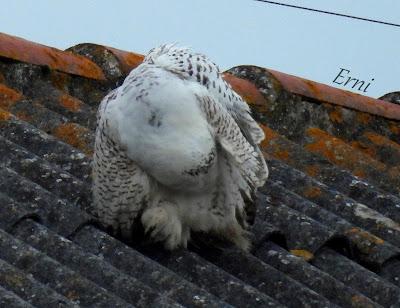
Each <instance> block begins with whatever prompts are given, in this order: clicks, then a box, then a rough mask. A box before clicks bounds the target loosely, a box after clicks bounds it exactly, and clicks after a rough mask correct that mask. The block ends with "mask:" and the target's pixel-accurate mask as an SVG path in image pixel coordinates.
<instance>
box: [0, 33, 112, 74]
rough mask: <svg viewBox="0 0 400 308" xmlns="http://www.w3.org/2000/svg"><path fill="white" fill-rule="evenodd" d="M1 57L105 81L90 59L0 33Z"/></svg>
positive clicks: (100, 71)
mask: <svg viewBox="0 0 400 308" xmlns="http://www.w3.org/2000/svg"><path fill="white" fill-rule="evenodd" d="M0 56H1V57H5V58H9V59H13V60H17V61H21V62H27V63H32V64H37V65H46V66H49V67H50V68H52V69H55V70H59V71H62V72H66V73H70V74H74V75H79V76H83V77H87V78H92V79H100V80H102V79H105V77H104V74H103V71H102V70H101V68H100V67H99V66H98V65H97V64H95V63H94V62H92V61H90V60H89V59H87V58H85V57H82V56H79V55H76V54H73V53H72V52H69V51H62V50H59V49H57V48H53V47H49V46H46V45H42V44H38V43H34V42H32V41H28V40H25V39H23V38H19V37H16V36H11V35H8V34H5V33H0Z"/></svg>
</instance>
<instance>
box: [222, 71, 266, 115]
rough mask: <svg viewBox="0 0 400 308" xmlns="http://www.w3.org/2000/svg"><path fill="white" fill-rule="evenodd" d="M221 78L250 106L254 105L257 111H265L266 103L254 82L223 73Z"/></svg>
mask: <svg viewBox="0 0 400 308" xmlns="http://www.w3.org/2000/svg"><path fill="white" fill-rule="evenodd" d="M223 78H224V79H225V81H227V82H228V83H229V84H230V85H231V86H232V88H233V90H235V91H236V92H237V93H238V94H239V95H240V96H241V97H242V98H243V99H244V100H245V101H246V102H247V103H248V104H249V105H250V106H252V107H255V108H256V110H257V111H258V112H267V111H268V103H267V101H266V99H265V98H264V96H263V95H262V94H261V93H260V91H259V90H258V89H257V87H256V86H255V84H254V83H252V82H250V81H248V80H245V79H241V78H238V77H235V76H233V75H232V74H229V73H224V74H223Z"/></svg>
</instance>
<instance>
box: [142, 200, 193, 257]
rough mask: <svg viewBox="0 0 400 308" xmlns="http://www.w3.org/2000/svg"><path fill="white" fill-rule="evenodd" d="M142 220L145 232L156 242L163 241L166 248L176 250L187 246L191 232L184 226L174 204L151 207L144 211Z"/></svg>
mask: <svg viewBox="0 0 400 308" xmlns="http://www.w3.org/2000/svg"><path fill="white" fill-rule="evenodd" d="M141 220H142V224H143V226H144V228H145V232H146V233H147V234H149V235H150V237H151V238H152V239H153V240H154V241H155V242H163V243H164V247H165V249H167V250H174V249H176V248H178V247H180V246H182V247H186V246H187V241H188V240H189V237H190V232H189V230H188V229H187V228H185V227H183V226H182V223H181V221H180V219H179V216H178V214H177V212H176V209H175V208H174V207H173V206H163V207H160V206H158V207H153V208H149V209H147V210H146V211H145V212H144V213H143V215H142V218H141Z"/></svg>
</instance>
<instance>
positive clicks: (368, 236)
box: [345, 227, 385, 245]
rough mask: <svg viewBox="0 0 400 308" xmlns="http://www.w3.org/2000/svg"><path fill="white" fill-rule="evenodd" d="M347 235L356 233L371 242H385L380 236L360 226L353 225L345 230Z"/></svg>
mask: <svg viewBox="0 0 400 308" xmlns="http://www.w3.org/2000/svg"><path fill="white" fill-rule="evenodd" d="M345 234H346V235H356V236H359V237H360V238H362V239H365V240H367V241H369V242H371V243H374V244H376V245H382V244H383V243H385V241H384V240H383V239H381V238H380V237H377V236H375V235H373V234H371V233H369V232H367V231H364V230H361V229H360V228H357V227H353V228H351V229H349V230H347V231H346V232H345Z"/></svg>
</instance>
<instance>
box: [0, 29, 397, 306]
mask: <svg viewBox="0 0 400 308" xmlns="http://www.w3.org/2000/svg"><path fill="white" fill-rule="evenodd" d="M47 57H49V58H47ZM56 60H57V61H56ZM140 60H141V56H140V55H137V54H133V53H128V52H123V51H120V50H116V49H113V48H109V47H105V46H99V45H93V44H81V45H78V46H75V47H72V48H70V49H69V51H68V52H64V51H59V50H55V49H51V48H49V47H46V46H42V45H38V44H35V43H32V42H28V41H24V40H22V39H19V38H15V37H11V36H8V35H5V34H1V35H0V166H1V169H0V204H1V210H0V306H1V307H3V306H4V307H33V306H36V307H77V306H95V307H130V306H137V307H149V306H154V307H175V306H176V307H179V306H185V307H230V306H237V307H285V306H286V307H296V308H297V307H400V236H399V235H400V195H399V194H400V186H399V183H400V182H399V181H400V180H399V179H400V176H399V175H400V167H399V166H400V143H399V140H400V122H399V119H397V118H396V117H397V114H398V112H399V110H398V109H399V108H400V106H397V105H395V104H389V103H386V104H389V105H384V106H385V108H386V107H387V106H389V107H387V108H389V109H387V108H386V109H385V110H395V111H391V116H387V115H386V114H385V110H383V111H382V109H381V106H377V105H376V106H375V105H374V104H381V103H382V102H381V101H379V100H373V99H369V98H364V97H362V96H357V95H355V94H348V93H347V92H345V91H341V90H337V89H331V88H329V89H328V88H325V86H321V85H319V84H317V83H313V82H310V81H305V80H303V79H300V78H297V77H293V76H290V77H287V76H286V75H284V74H280V73H278V72H274V71H269V70H266V69H263V68H259V67H253V66H240V67H236V68H233V69H231V70H230V71H228V72H227V74H226V78H227V80H229V81H230V82H231V84H232V85H233V86H234V88H235V89H236V90H237V91H238V92H239V93H241V94H242V95H243V97H244V98H245V99H246V100H247V101H248V102H249V104H250V105H251V107H252V109H253V112H254V114H255V117H256V118H257V120H258V121H259V122H260V123H261V124H262V125H263V128H264V131H265V132H266V136H267V139H266V141H265V142H264V143H263V152H264V154H265V156H266V158H267V161H268V164H269V167H270V178H269V179H268V181H267V183H266V184H265V186H264V187H263V188H262V189H260V191H259V193H258V199H257V202H258V209H257V217H256V221H255V224H254V226H253V228H252V240H253V249H252V251H251V252H250V253H245V252H242V251H239V250H237V249H235V248H234V247H230V246H227V247H225V248H220V249H215V248H211V247H207V246H204V247H203V246H202V245H201V244H200V246H199V245H197V246H192V247H190V249H189V250H180V251H176V252H173V253H168V252H165V251H163V250H162V249H159V248H157V247H152V246H150V247H148V246H140V245H138V244H132V243H131V244H128V243H123V242H121V241H120V240H119V239H117V238H115V237H113V236H111V235H110V234H108V233H107V232H106V231H105V230H102V229H101V228H99V227H98V225H97V223H96V221H95V219H93V217H92V216H91V215H90V212H91V195H90V181H91V177H90V162H91V154H92V146H93V130H94V128H95V113H96V109H97V106H98V103H99V101H100V100H101V98H102V97H103V96H104V95H105V94H106V93H107V92H108V91H109V90H111V89H113V88H115V87H116V86H117V85H118V84H120V82H121V81H122V80H123V78H124V76H125V75H126V73H127V72H128V71H129V69H131V68H132V67H134V66H135V65H137V64H138V63H139V62H140ZM299 85H304V86H305V87H310V89H312V90H310V89H308V90H307V89H306V88H304V89H303V90H302V88H301V86H300V87H299ZM299 89H300V90H299ZM335 91H339V92H335ZM332 93H341V94H340V95H342V96H343V95H344V96H346V99H343V98H342V99H341V101H340V102H339V105H337V104H336V103H335V99H334V98H335V96H332V95H331V94H332ZM388 97H389V99H392V100H393V99H395V98H393V97H395V96H394V95H389V96H388ZM396 97H397V96H396ZM384 98H385V97H384ZM389 99H388V100H389ZM348 101H350V103H349V102H348ZM371 104H372V105H371ZM392 105H393V106H394V107H393V106H392ZM396 108H397V109H396ZM371 110H372V111H371ZM374 110H377V112H376V113H374ZM367 111H368V112H367ZM396 112H397V113H396Z"/></svg>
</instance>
